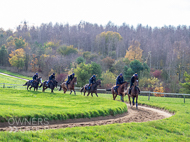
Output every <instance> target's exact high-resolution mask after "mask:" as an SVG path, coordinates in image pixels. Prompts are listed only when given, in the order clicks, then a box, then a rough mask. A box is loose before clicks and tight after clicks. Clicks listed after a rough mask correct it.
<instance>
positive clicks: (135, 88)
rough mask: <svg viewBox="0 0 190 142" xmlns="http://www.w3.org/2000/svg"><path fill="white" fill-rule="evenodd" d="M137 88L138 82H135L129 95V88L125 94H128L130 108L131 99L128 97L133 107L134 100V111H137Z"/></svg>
mask: <svg viewBox="0 0 190 142" xmlns="http://www.w3.org/2000/svg"><path fill="white" fill-rule="evenodd" d="M137 86H138V80H135V82H134V84H133V86H132V87H131V94H129V88H130V87H128V88H127V91H126V93H127V94H128V98H129V103H130V106H131V98H130V97H132V98H133V105H135V103H134V99H135V98H136V109H138V101H137V100H138V94H139V88H138V87H137ZM131 107H132V106H131Z"/></svg>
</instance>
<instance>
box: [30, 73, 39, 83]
mask: <svg viewBox="0 0 190 142" xmlns="http://www.w3.org/2000/svg"><path fill="white" fill-rule="evenodd" d="M36 79H38V73H36V74H34V76H33V80H31V82H32V83H33V82H34V81H36Z"/></svg>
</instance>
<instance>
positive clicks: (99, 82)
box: [96, 79, 101, 87]
mask: <svg viewBox="0 0 190 142" xmlns="http://www.w3.org/2000/svg"><path fill="white" fill-rule="evenodd" d="M96 83H97V85H99V87H101V80H100V79H99V80H98V81H97V82H96Z"/></svg>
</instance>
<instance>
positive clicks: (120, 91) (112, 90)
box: [106, 81, 128, 102]
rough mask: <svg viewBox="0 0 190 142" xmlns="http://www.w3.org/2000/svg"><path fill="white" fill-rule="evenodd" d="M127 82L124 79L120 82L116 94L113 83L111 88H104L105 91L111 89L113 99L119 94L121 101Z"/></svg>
mask: <svg viewBox="0 0 190 142" xmlns="http://www.w3.org/2000/svg"><path fill="white" fill-rule="evenodd" d="M127 86H128V82H126V81H124V82H123V83H122V84H120V85H119V87H118V91H117V92H118V94H117V93H116V92H115V90H114V88H115V87H116V85H114V86H113V87H112V88H111V89H106V91H111V92H112V95H113V100H115V98H116V97H117V95H120V96H121V101H122V102H124V96H125V93H124V92H125V89H127Z"/></svg>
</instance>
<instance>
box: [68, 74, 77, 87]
mask: <svg viewBox="0 0 190 142" xmlns="http://www.w3.org/2000/svg"><path fill="white" fill-rule="evenodd" d="M74 77H75V73H72V74H70V75H68V80H67V81H66V86H67V89H68V84H69V83H70V82H71V81H72V80H73V78H74Z"/></svg>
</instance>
